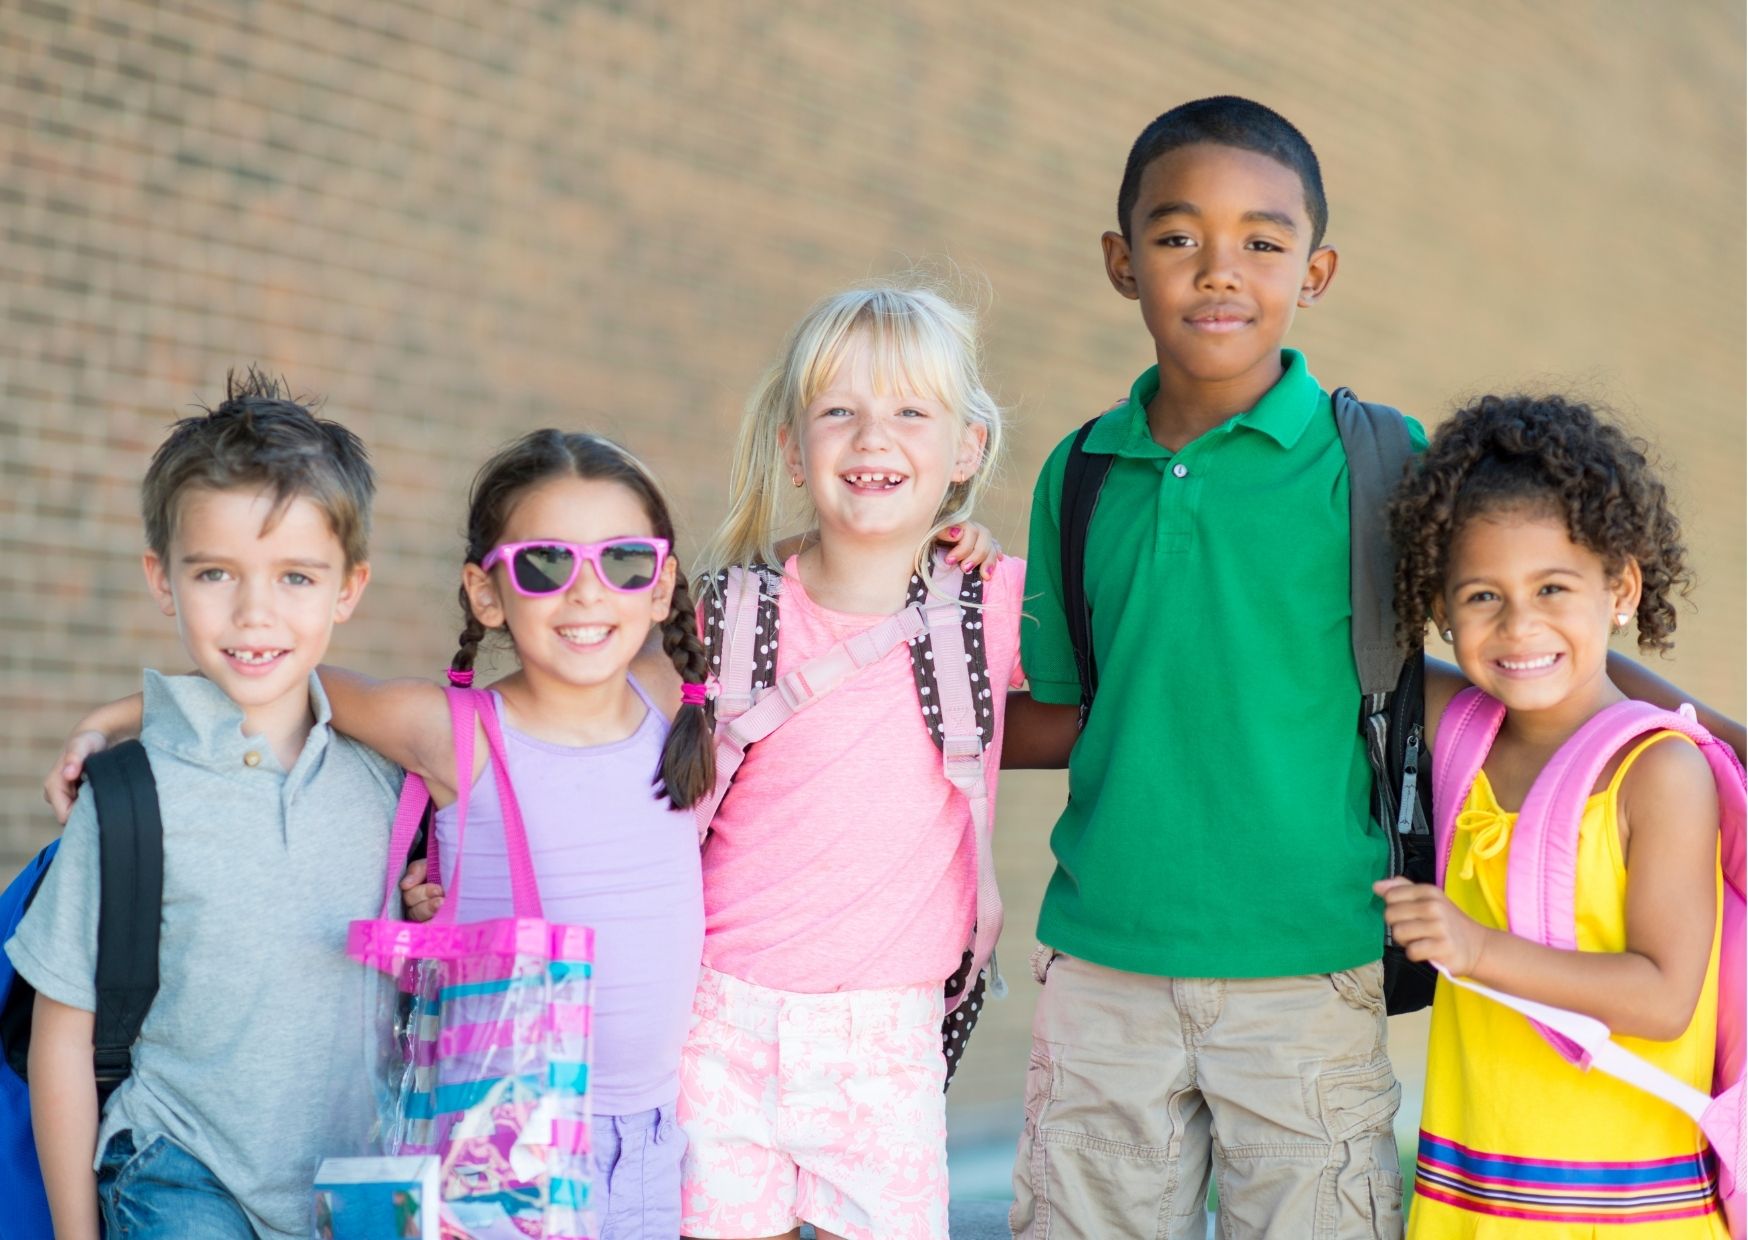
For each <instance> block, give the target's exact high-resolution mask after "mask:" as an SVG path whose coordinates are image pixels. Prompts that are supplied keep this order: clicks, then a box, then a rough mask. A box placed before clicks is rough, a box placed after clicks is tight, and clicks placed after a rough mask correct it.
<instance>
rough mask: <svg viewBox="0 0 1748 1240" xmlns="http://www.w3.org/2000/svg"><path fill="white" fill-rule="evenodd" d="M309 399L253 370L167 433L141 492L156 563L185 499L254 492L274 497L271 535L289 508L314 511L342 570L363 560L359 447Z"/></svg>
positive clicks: (364, 463)
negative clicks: (196, 493)
mask: <svg viewBox="0 0 1748 1240" xmlns="http://www.w3.org/2000/svg"><path fill="white" fill-rule="evenodd" d="M316 403H317V402H315V401H313V400H312V399H311V398H309V397H307V396H306V397H300V398H297V399H293V398H292V397H290V396H288V395H287V394H286V391H285V389H284V386H283V384H282V383H281V382H280V381H278V380H275V379H271V378H269V377H268V376H267V375H265V374H263V373H262V372H261V371H260V370H258V369H256V368H255V367H253V366H251V367H249V368H248V369H247V370H246V371H244V372H243V374H242V375H241V377H239V376H238V375H237V372H236V371H234V370H233V371H231V372H229V373H228V374H226V376H225V399H224V401H223V402H222V403H221V404H220V405H219V406H218V407H217V408H216V409H204V411H203V412H201V413H199V414H196V415H194V416H193V417H188V418H183V419H181V420H180V421H179V422H177V423H176V425H175V426H173V427H171V428H170V435H169V437H168V438H167V439H165V440H164V442H163V443H162V444H160V445H158V451H157V452H156V453H154V454H153V456H152V463H151V465H150V466H149V467H148V468H147V469H146V479H145V481H144V482H143V483H142V484H141V486H140V511H141V515H142V516H144V518H145V522H146V543H147V545H148V546H150V547H151V549H152V550H153V551H154V552H156V553H157V554H158V556H159V557H160V558H164V557H168V556H169V554H170V539H171V538H172V537H173V536H174V535H175V533H176V519H177V514H178V512H179V510H180V505H181V501H182V494H183V492H184V491H187V490H190V489H193V488H198V489H202V490H210V491H228V490H231V489H233V488H235V487H248V486H254V487H260V488H262V489H263V490H270V491H272V492H273V510H272V512H271V513H270V514H269V515H268V518H267V522H268V526H269V527H271V526H272V525H274V524H275V523H277V522H278V520H279V518H280V517H281V516H283V515H284V513H285V510H286V508H288V507H289V506H290V505H291V503H292V502H293V501H294V500H297V499H307V500H309V501H311V502H312V503H314V504H315V505H316V507H318V508H320V509H321V510H322V512H323V513H324V514H325V515H326V516H327V518H328V524H329V525H330V526H331V527H332V528H333V531H334V536H335V537H336V538H338V539H339V540H340V546H341V547H342V548H344V549H345V552H346V567H347V568H351V567H352V566H353V565H355V564H360V563H362V562H363V561H364V560H366V559H367V558H369V546H370V502H371V499H372V497H373V496H374V495H375V493H376V476H375V474H374V472H373V471H372V470H371V467H370V455H369V453H367V452H366V451H365V450H364V444H363V442H362V441H361V440H360V439H359V438H358V436H356V435H354V434H353V433H352V432H351V431H349V430H347V429H346V428H345V427H344V426H341V425H340V424H339V423H338V422H330V421H329V420H327V419H326V418H318V417H317V416H316V415H315V413H314V411H313V406H314V405H315V404H316Z"/></svg>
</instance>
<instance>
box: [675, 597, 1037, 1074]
mask: <svg viewBox="0 0 1748 1240" xmlns="http://www.w3.org/2000/svg"><path fill="white" fill-rule="evenodd" d="M934 583H935V588H934V590H933V591H932V592H931V591H930V590H929V588H928V585H927V583H925V582H924V581H923V579H922V578H921V577H918V576H913V577H912V578H911V583H910V594H909V597H908V598H907V599H906V603H905V606H904V607H903V608H902V609H901V610H899V611H898V612H896V613H894V614H893V615H891V616H888V617H887V618H886V619H885V620H882V621H881V622H880V623H878V624H876V625H875V626H874V627H873V628H870V629H867V630H865V631H864V632H861V633H857V634H855V635H853V636H851V637H848V638H846V639H844V640H843V641H842V642H839V643H838V644H837V645H836V646H834V647H832V648H831V649H830V650H828V651H827V652H826V653H824V654H822V655H820V656H819V657H818V658H816V659H812V660H810V661H809V662H807V663H805V664H803V665H802V666H801V667H798V668H796V669H795V670H794V671H792V672H789V673H788V674H786V675H784V676H783V677H781V678H779V677H778V676H777V672H776V669H777V630H778V616H777V595H778V594H779V593H780V592H781V590H782V585H783V576H782V573H781V572H780V571H778V570H777V569H775V568H772V567H770V566H769V565H763V564H760V565H751V566H748V567H744V568H742V567H737V568H730V569H726V570H724V571H723V572H721V573H719V574H718V575H717V578H716V580H715V582H714V583H713V584H714V587H715V588H714V589H712V590H710V591H709V592H708V598H709V602H708V603H707V604H706V609H705V633H704V637H705V644H706V646H707V647H708V649H709V652H710V660H711V671H712V673H713V675H714V676H715V679H716V682H717V686H718V689H717V697H716V787H715V789H714V790H713V791H712V792H711V794H710V795H709V796H707V797H705V798H704V799H703V800H702V801H700V802H699V803H698V805H697V806H696V813H697V816H698V839H699V842H700V843H702V842H703V840H704V836H705V835H706V833H708V831H709V830H710V820H711V818H712V817H713V816H714V815H715V813H716V807H717V806H718V805H720V804H721V803H722V798H723V797H724V796H725V795H727V793H728V788H729V785H730V784H731V783H732V782H733V781H734V774H735V772H736V771H737V770H739V769H740V765H741V762H742V760H743V759H744V758H745V756H746V751H747V747H748V746H749V745H752V744H754V743H755V742H757V741H760V740H763V739H764V738H765V737H767V736H769V735H770V734H771V733H772V732H775V731H776V730H777V729H778V728H780V727H782V726H783V724H784V723H786V722H788V720H789V719H791V718H792V717H794V715H795V714H796V713H797V712H798V711H800V710H803V709H805V708H806V707H807V706H808V705H809V704H810V703H812V702H814V701H816V700H817V699H819V698H821V697H823V696H824V695H825V694H827V693H830V692H831V691H832V690H833V689H835V688H837V687H838V686H839V685H840V684H842V683H844V681H846V680H848V679H850V678H851V677H852V676H854V675H856V673H858V672H860V671H861V670H862V669H863V668H866V667H871V666H872V665H874V664H875V663H878V662H879V661H880V660H881V659H883V658H884V657H886V655H888V654H890V653H891V652H892V651H893V650H895V649H896V648H897V647H899V646H900V645H908V646H909V647H910V661H911V667H912V670H913V671H914V672H915V675H916V686H917V704H918V707H919V710H920V713H921V716H922V722H923V724H924V725H925V726H926V727H927V728H928V730H929V735H930V736H931V737H932V738H933V739H934V742H935V746H936V748H938V749H939V750H940V751H941V766H942V771H943V772H944V773H945V775H946V777H947V780H948V782H949V783H951V784H952V785H953V786H954V787H955V788H957V789H958V790H959V791H960V793H962V794H963V795H964V797H965V799H966V801H967V803H968V804H969V806H970V809H971V825H972V833H973V835H974V836H975V837H976V848H977V915H976V920H975V922H974V924H973V927H972V932H971V941H970V942H969V943H967V944H966V946H965V953H964V957H963V959H962V960H961V962H960V965H959V969H958V971H957V972H956V973H954V974H953V976H952V977H950V978H948V979H947V981H946V998H947V1016H946V1019H945V1020H944V1021H943V1022H942V1024H941V1045H942V1049H943V1051H944V1052H945V1054H946V1057H947V1080H948V1082H949V1083H950V1082H951V1081H952V1079H953V1073H954V1070H955V1069H957V1067H958V1066H959V1059H960V1057H961V1056H962V1055H963V1054H964V1053H965V1046H966V1043H967V1042H968V1041H969V1039H970V1037H971V1027H972V1025H974V1024H975V1023H976V1021H977V1014H978V1012H979V1011H980V1010H981V1009H982V1007H983V1000H984V997H985V994H986V993H987V994H990V995H994V996H995V997H997V998H1000V997H1001V996H1002V995H1004V994H1005V993H1006V991H1007V987H1006V984H1005V983H1004V982H1003V981H1002V978H1001V973H1000V971H999V970H998V969H997V968H996V963H995V941H996V939H997V937H999V936H1000V934H1001V921H1002V909H1001V894H1000V892H999V891H997V889H996V884H995V859H994V857H993V855H992V853H991V847H990V845H991V839H990V830H991V825H992V824H991V821H990V819H991V815H990V802H989V781H988V779H987V778H986V766H985V757H984V750H985V747H986V746H987V745H988V744H989V742H990V739H991V738H992V737H993V735H994V731H995V712H994V704H993V695H992V691H991V689H990V685H989V668H988V659H987V657H986V654H985V651H984V645H983V614H982V611H981V610H980V609H979V607H978V606H977V605H978V604H980V603H981V602H982V601H983V580H982V578H981V577H979V576H978V575H977V574H976V573H971V574H966V573H963V572H961V571H960V570H958V569H956V568H951V567H950V566H948V565H945V564H941V563H939V562H937V564H936V567H935V572H934ZM965 604H969V606H966V605H965Z"/></svg>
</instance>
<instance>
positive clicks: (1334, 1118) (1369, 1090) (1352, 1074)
mask: <svg viewBox="0 0 1748 1240" xmlns="http://www.w3.org/2000/svg"><path fill="white" fill-rule="evenodd" d="M1401 1102H1402V1086H1401V1084H1400V1083H1399V1082H1398V1081H1397V1080H1396V1074H1395V1073H1394V1072H1392V1071H1391V1070H1390V1061H1389V1060H1388V1059H1384V1060H1374V1061H1372V1062H1370V1063H1361V1064H1352V1065H1349V1066H1344V1067H1327V1066H1326V1067H1325V1068H1324V1069H1323V1071H1321V1072H1320V1073H1318V1076H1317V1107H1318V1111H1319V1113H1320V1114H1321V1116H1322V1119H1323V1126H1324V1131H1325V1132H1326V1133H1327V1134H1328V1137H1329V1140H1330V1141H1332V1142H1339V1141H1350V1140H1352V1139H1353V1138H1355V1137H1358V1136H1360V1135H1362V1134H1364V1133H1376V1132H1389V1131H1390V1125H1391V1121H1392V1120H1394V1119H1395V1118H1396V1108H1397V1107H1398V1106H1400V1105H1401Z"/></svg>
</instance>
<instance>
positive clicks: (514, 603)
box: [463, 476, 676, 688]
mask: <svg viewBox="0 0 1748 1240" xmlns="http://www.w3.org/2000/svg"><path fill="white" fill-rule="evenodd" d="M656 536H657V535H656V530H655V526H654V523H653V522H652V521H651V520H650V517H649V513H647V512H646V511H645V510H644V507H643V503H642V502H641V501H640V500H639V498H638V496H637V495H636V493H635V492H633V491H632V490H631V489H630V488H628V487H626V486H624V485H622V484H620V483H618V482H614V481H610V480H607V479H601V478H577V477H574V476H570V477H557V478H552V479H549V480H547V481H545V482H541V483H538V484H536V485H534V486H532V487H530V488H529V489H528V490H527V491H526V492H524V493H523V494H522V495H521V496H519V497H518V498H517V500H516V502H515V504H514V505H513V506H512V507H511V509H510V514H509V518H508V519H507V520H506V521H505V523H504V528H503V530H502V531H501V532H500V534H499V535H498V542H499V544H503V543H513V542H538V541H540V540H542V539H552V540H555V541H563V542H574V543H593V542H601V541H604V540H606V539H609V538H633V537H642V538H652V537H656ZM675 571H676V569H675V565H674V561H673V559H672V558H671V557H670V558H669V559H668V560H667V562H666V563H665V564H664V565H663V566H662V571H661V574H660V575H659V577H658V578H657V580H656V582H655V585H654V587H653V588H651V589H649V590H646V591H644V592H642V593H636V594H626V593H622V592H620V591H617V590H611V589H609V588H607V587H606V586H604V585H602V584H601V580H600V578H599V577H597V576H596V575H595V569H594V566H593V565H592V564H583V565H580V566H579V568H578V571H577V574H576V577H575V579H574V580H573V581H572V582H571V584H570V585H569V587H567V588H566V589H564V590H560V591H558V592H556V593H553V594H543V595H536V596H528V595H523V594H520V593H518V592H517V590H516V589H515V587H514V586H513V585H512V584H511V582H510V579H509V575H508V574H509V572H510V566H509V565H507V564H503V563H499V564H495V565H493V567H492V569H491V571H490V572H489V573H487V572H484V571H482V570H481V569H480V567H479V565H477V564H469V565H467V566H466V568H464V569H463V585H464V586H465V587H466V589H467V592H468V598H469V600H470V601H471V605H472V607H473V613H474V615H475V616H477V617H478V618H479V620H480V623H482V624H484V625H485V626H486V627H487V628H498V627H501V626H503V625H506V624H507V625H508V626H509V629H510V636H511V638H512V639H513V640H514V642H515V644H516V657H517V658H518V659H519V660H520V661H521V664H522V669H523V672H524V673H525V674H526V675H528V676H531V677H546V678H549V679H551V680H553V681H556V682H558V683H560V684H563V685H566V686H570V687H573V688H582V687H590V686H597V685H607V684H614V683H623V682H624V679H625V673H626V669H627V668H629V667H630V666H631V662H632V660H633V659H634V658H635V657H636V656H637V652H638V651H639V650H640V649H641V648H642V646H643V643H644V639H645V638H646V637H648V636H649V629H650V625H652V624H660V623H661V622H662V621H663V620H665V619H666V618H667V615H668V609H669V607H670V605H671V603H672V601H673V594H674V574H675Z"/></svg>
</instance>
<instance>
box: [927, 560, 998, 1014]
mask: <svg viewBox="0 0 1748 1240" xmlns="http://www.w3.org/2000/svg"><path fill="white" fill-rule="evenodd" d="M963 579H964V572H963V570H960V569H953V570H952V571H950V572H945V573H942V574H941V575H940V576H939V577H937V578H936V580H935V586H934V589H935V592H936V593H937V594H940V595H941V596H943V597H945V598H949V599H957V598H958V597H959V591H960V589H961V586H962V583H963ZM924 616H925V619H926V620H927V622H928V631H929V643H930V646H931V648H932V649H933V651H934V655H935V658H934V666H935V686H936V691H937V692H938V693H939V695H940V697H939V705H940V709H941V762H942V766H943V768H944V770H945V772H946V776H947V782H948V783H950V784H952V785H953V786H954V787H955V788H957V789H958V790H959V791H960V792H962V793H964V794H965V800H966V802H967V803H968V804H969V805H970V807H971V834H972V850H973V851H972V855H973V856H974V857H975V858H976V864H977V914H976V918H977V919H976V922H975V924H974V926H973V931H972V941H971V945H970V946H971V972H970V974H969V975H968V976H967V979H966V985H965V989H963V990H961V991H960V992H959V993H958V994H956V995H954V996H952V997H951V998H950V999H948V1001H947V1010H948V1011H952V1010H953V1008H955V1007H957V1006H958V1005H959V1003H960V1002H961V1001H962V1000H963V999H964V998H965V997H966V996H967V995H969V994H970V993H971V991H972V989H973V983H975V982H976V980H977V975H978V974H979V973H980V972H981V971H982V970H983V968H984V967H985V966H986V965H987V966H988V967H989V973H990V981H989V993H990V994H991V995H992V996H993V997H995V998H1001V997H1002V996H1003V995H1004V994H1006V993H1007V983H1006V982H1005V981H1003V980H1002V976H1001V970H1000V969H999V968H997V967H996V963H995V944H996V940H997V939H998V938H1000V937H1001V925H1002V906H1001V891H1000V889H999V888H998V887H997V886H996V881H995V847H994V837H993V825H992V822H991V819H992V815H991V812H990V809H991V806H990V801H989V776H988V759H987V757H986V755H985V754H984V750H983V737H982V734H981V733H980V732H979V731H978V728H977V700H976V690H975V689H974V688H973V686H972V684H971V663H970V660H969V658H968V657H967V655H966V653H965V629H964V627H963V622H964V618H963V616H962V614H961V609H960V607H959V606H958V605H957V603H955V604H953V605H951V606H937V605H932V604H931V605H930V606H928V607H926V608H924Z"/></svg>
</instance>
